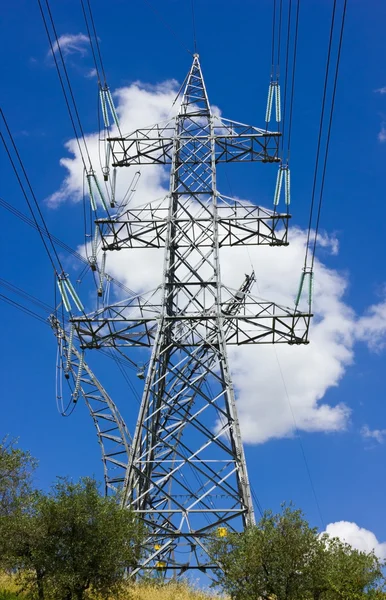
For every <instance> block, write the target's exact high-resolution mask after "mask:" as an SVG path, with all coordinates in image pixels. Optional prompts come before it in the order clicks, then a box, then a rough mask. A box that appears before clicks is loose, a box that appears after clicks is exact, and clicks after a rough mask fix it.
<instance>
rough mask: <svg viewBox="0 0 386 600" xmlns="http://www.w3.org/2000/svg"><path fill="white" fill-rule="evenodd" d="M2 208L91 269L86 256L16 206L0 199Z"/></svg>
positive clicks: (125, 287)
mask: <svg viewBox="0 0 386 600" xmlns="http://www.w3.org/2000/svg"><path fill="white" fill-rule="evenodd" d="M0 206H2V207H3V208H5V209H6V210H8V211H9V212H11V213H12V214H13V215H14V216H15V217H17V218H18V219H20V220H21V221H23V222H24V223H26V224H27V225H29V226H30V227H33V229H35V230H36V231H38V232H39V233H40V234H41V235H43V236H45V237H47V238H50V239H51V240H52V241H53V242H55V244H56V245H57V246H60V247H61V248H63V250H65V251H66V252H68V253H69V254H71V255H72V256H74V257H75V258H76V259H77V260H79V261H81V262H82V263H83V264H84V265H85V266H86V267H87V268H89V267H90V264H89V262H88V260H87V258H85V257H84V256H82V255H81V254H80V253H79V252H77V250H74V249H73V248H71V246H69V245H68V244H66V243H65V242H63V240H61V239H59V238H58V237H56V236H55V235H53V234H52V233H50V232H49V231H48V229H44V228H43V227H42V226H41V225H39V224H38V223H36V222H35V220H32V219H30V218H29V217H28V216H27V215H25V214H24V213H23V212H21V211H20V210H18V209H17V208H15V207H14V206H12V205H11V204H9V203H8V202H6V201H5V200H4V199H3V198H0ZM106 275H107V276H108V277H109V279H110V281H111V283H113V284H114V285H116V286H117V287H119V288H120V289H121V290H122V291H124V292H125V293H127V294H129V295H133V294H134V292H133V290H131V289H130V288H128V287H127V286H126V285H125V284H124V283H122V282H120V281H118V280H116V279H115V278H114V277H112V276H111V275H109V274H108V273H107V274H106Z"/></svg>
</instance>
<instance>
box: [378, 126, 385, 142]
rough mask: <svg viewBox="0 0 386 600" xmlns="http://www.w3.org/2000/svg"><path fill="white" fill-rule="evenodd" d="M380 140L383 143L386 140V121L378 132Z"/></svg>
mask: <svg viewBox="0 0 386 600" xmlns="http://www.w3.org/2000/svg"><path fill="white" fill-rule="evenodd" d="M378 140H379V141H380V142H381V143H383V142H386V123H381V129H380V131H379V133H378Z"/></svg>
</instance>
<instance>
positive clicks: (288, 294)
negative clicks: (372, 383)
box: [49, 81, 386, 443]
mask: <svg viewBox="0 0 386 600" xmlns="http://www.w3.org/2000/svg"><path fill="white" fill-rule="evenodd" d="M176 90H177V84H176V82H174V81H168V82H165V83H163V84H160V85H156V86H149V85H144V84H141V83H140V82H137V83H134V84H132V85H131V86H129V87H126V88H122V89H120V90H118V91H117V92H116V93H115V99H116V101H117V110H118V114H119V117H120V123H121V130H122V131H123V132H125V133H126V132H129V131H132V130H135V129H136V128H137V127H143V126H146V125H151V124H153V123H156V122H160V121H162V120H165V119H167V118H170V116H171V105H172V102H173V100H174V99H175V95H176ZM174 109H175V108H174ZM216 110H218V109H216ZM114 132H115V129H114V128H112V133H113V135H114ZM385 135H386V134H385ZM86 139H87V144H88V147H89V152H90V156H91V160H92V163H93V165H94V166H95V168H96V166H97V165H99V157H98V134H97V133H95V134H91V135H88V136H87V138H86ZM66 149H67V151H68V153H69V154H70V157H66V158H63V159H62V160H61V164H62V166H63V167H65V169H66V172H67V173H66V176H65V179H64V181H63V184H62V186H61V188H60V189H59V190H58V191H57V192H56V193H54V194H53V195H52V196H51V197H50V198H49V203H50V205H51V206H53V207H57V206H58V205H60V204H61V203H62V202H64V201H67V200H70V201H72V202H78V201H79V200H80V199H81V197H82V189H83V165H82V161H81V158H80V154H79V149H78V147H77V144H76V142H75V141H74V140H71V141H70V142H68V143H67V144H66ZM98 170H99V169H98ZM134 171H135V168H128V169H120V170H119V175H118V183H117V197H118V198H119V197H122V195H123V194H124V193H125V191H126V188H127V186H128V184H129V181H130V180H131V178H132V176H133V174H134ZM141 173H142V175H141V178H140V182H139V185H138V189H137V192H136V194H135V196H134V199H133V202H134V203H135V204H136V205H139V204H142V203H144V202H148V201H151V200H155V199H157V198H163V197H165V194H166V192H167V185H168V173H167V171H166V170H165V169H164V168H163V167H161V166H158V167H149V166H146V165H145V166H144V167H143V168H142V169H141ZM290 242H291V243H290V246H289V247H284V248H283V247H282V248H280V247H266V246H264V247H253V246H252V247H250V248H249V253H247V251H246V249H245V248H232V249H229V248H228V249H222V250H221V256H220V258H221V269H222V276H223V281H224V283H225V284H227V285H229V286H230V287H233V288H238V287H239V285H240V284H241V283H242V279H243V275H244V273H248V272H250V271H251V264H250V261H251V260H252V263H253V265H254V267H255V272H256V276H257V282H258V288H256V289H255V290H254V291H253V293H254V294H255V295H258V296H261V297H263V298H264V299H269V300H272V301H275V302H277V303H278V304H284V305H286V306H293V304H294V298H295V296H296V293H297V288H298V284H299V279H300V274H301V270H302V266H303V261H304V252H305V244H306V233H305V232H304V231H302V230H300V229H294V228H292V230H291V234H290ZM319 243H320V244H321V245H322V246H323V247H324V252H329V253H330V254H332V255H335V254H337V253H338V250H339V246H338V242H337V240H336V238H335V237H330V236H328V235H326V234H324V235H323V234H322V235H321V236H320V238H319ZM107 260H108V271H109V272H110V273H111V274H112V275H113V276H114V277H116V278H117V279H120V280H121V281H122V283H124V284H125V285H127V286H128V287H129V288H131V289H135V290H136V291H138V292H139V291H141V292H143V291H146V290H150V289H154V288H155V287H156V286H157V285H158V284H159V283H160V282H161V276H162V260H163V254H162V252H160V251H157V250H155V251H153V250H135V251H134V250H132V251H122V252H119V253H117V252H115V253H114V252H110V253H109V255H108V259H107ZM139 265H140V267H139ZM347 286H348V281H347V277H345V276H344V275H342V274H340V273H338V272H337V271H336V270H334V269H331V268H328V267H327V266H326V265H325V264H323V263H322V262H321V260H318V259H317V260H316V262H315V286H314V305H313V309H314V313H315V318H314V321H313V324H312V327H311V335H310V339H311V343H310V344H309V345H307V346H288V345H278V346H275V348H273V347H271V346H269V345H261V346H258V345H257V346H248V347H247V346H243V347H235V346H233V347H230V349H229V354H230V363H231V369H232V373H233V379H234V385H235V389H236V393H237V403H238V410H239V415H240V422H241V427H242V433H243V439H244V441H245V442H249V443H262V442H265V441H267V440H269V439H272V438H281V437H283V436H290V435H293V433H294V431H295V430H296V426H297V428H298V429H299V430H303V431H309V432H311V431H324V432H333V431H340V430H344V429H345V428H346V427H347V424H348V422H349V417H350V408H349V407H348V406H346V405H345V404H343V403H338V404H335V405H332V404H330V403H329V402H328V401H327V400H325V395H326V392H327V391H328V390H329V389H330V388H331V387H336V386H337V385H338V384H339V382H340V380H341V379H342V377H343V376H344V374H345V372H346V370H347V368H348V367H349V366H350V365H351V364H353V362H354V344H355V342H356V341H357V340H361V341H363V342H365V343H367V344H368V345H369V346H370V348H372V349H374V348H378V349H379V348H381V347H382V345H383V343H384V342H383V340H384V336H385V337H386V335H385V334H386V303H385V306H384V307H383V305H382V304H380V305H375V306H373V307H371V308H370V309H369V311H368V313H366V315H365V316H364V317H362V318H358V317H357V316H356V315H355V313H354V311H353V310H352V309H351V308H350V306H348V304H347V303H346V301H345V292H346V290H347ZM278 360H279V362H280V365H281V371H282V373H283V376H284V380H285V385H284V383H283V381H282V379H281V375H280V369H279V365H278ZM287 392H288V396H289V399H290V403H291V407H292V410H291V408H290V406H289V403H288V398H287ZM294 418H295V422H296V426H295V423H294Z"/></svg>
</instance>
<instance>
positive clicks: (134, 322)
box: [73, 288, 311, 348]
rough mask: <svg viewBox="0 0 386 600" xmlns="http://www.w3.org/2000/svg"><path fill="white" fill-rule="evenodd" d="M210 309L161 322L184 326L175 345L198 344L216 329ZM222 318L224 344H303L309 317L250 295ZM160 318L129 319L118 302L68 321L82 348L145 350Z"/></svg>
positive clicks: (125, 309)
mask: <svg viewBox="0 0 386 600" xmlns="http://www.w3.org/2000/svg"><path fill="white" fill-rule="evenodd" d="M200 291H201V290H200ZM227 292H228V293H229V288H227ZM233 293H234V294H235V293H237V292H233ZM233 298H235V296H233ZM213 310H214V309H213ZM213 310H210V309H209V310H207V311H205V313H193V312H192V313H188V314H184V313H179V314H176V315H168V316H165V317H164V318H163V323H164V325H166V323H171V324H173V326H174V327H182V326H183V325H186V324H189V328H186V329H185V332H184V335H183V336H181V337H180V340H179V343H180V344H184V345H190V346H201V344H202V343H203V340H209V339H210V337H211V335H212V334H213V331H215V329H216V319H215V317H214V316H213ZM221 317H222V320H223V323H224V326H226V333H225V336H224V337H225V342H226V344H228V345H244V344H272V343H275V344H306V343H308V330H309V321H310V317H311V315H310V313H305V312H300V311H297V310H294V309H290V308H286V307H283V306H279V305H277V304H275V303H274V302H258V301H257V300H256V299H255V298H253V296H251V295H249V294H247V295H246V298H245V301H244V303H243V305H242V307H241V309H240V311H239V313H238V314H229V313H227V312H225V311H224V312H223V313H222V315H221ZM160 318H161V317H160V316H159V315H156V314H155V315H153V316H148V317H145V318H138V317H137V316H132V317H131V316H130V315H128V314H127V305H126V304H125V303H124V302H122V303H120V304H116V305H113V306H110V307H107V308H104V309H102V310H101V311H99V312H98V313H93V314H91V315H89V316H87V315H86V316H82V317H75V318H74V319H73V323H74V324H75V327H76V330H77V335H78V337H79V340H80V343H81V346H82V348H103V347H107V348H111V347H116V348H118V347H130V346H142V347H143V346H148V347H149V346H152V345H153V343H154V339H155V334H156V331H157V329H158V328H159V326H160V325H159V323H160Z"/></svg>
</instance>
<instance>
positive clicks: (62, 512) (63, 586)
mask: <svg viewBox="0 0 386 600" xmlns="http://www.w3.org/2000/svg"><path fill="white" fill-rule="evenodd" d="M7 526H8V533H9V535H8V540H9V542H8V549H7V553H6V562H7V566H8V567H11V568H13V569H17V570H18V573H19V583H20V585H21V588H22V589H23V588H24V589H26V590H28V591H29V592H30V593H31V594H32V595H33V596H34V597H38V598H39V599H40V600H42V599H43V598H50V597H53V598H55V599H57V600H70V599H72V598H75V599H77V600H81V599H82V598H84V597H85V593H86V591H87V590H91V589H92V590H93V591H94V592H96V593H97V594H98V595H99V596H100V597H102V598H104V597H107V596H108V594H109V593H110V592H112V591H116V590H117V589H118V588H119V586H120V584H121V583H122V581H123V579H124V574H125V569H126V568H130V567H131V566H134V565H135V564H136V562H137V559H138V553H139V547H140V542H141V535H142V533H141V528H140V527H139V525H138V523H137V521H136V519H135V518H134V516H133V514H132V513H130V511H128V510H123V509H121V508H120V507H119V505H118V504H117V503H116V500H114V499H112V498H105V497H103V496H101V495H100V494H99V491H98V486H97V484H96V482H95V480H93V479H88V478H86V479H82V480H81V481H80V482H79V483H72V482H70V481H68V480H60V481H59V482H58V483H57V484H56V485H55V486H54V487H53V489H52V492H51V493H50V494H49V495H47V496H46V495H43V494H40V493H34V494H31V498H30V505H29V508H28V510H25V511H23V512H20V513H19V514H17V515H14V516H13V517H12V518H9V519H8V525H7Z"/></svg>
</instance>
